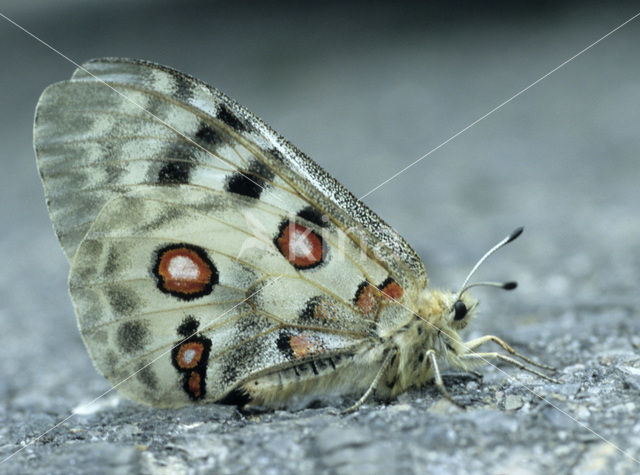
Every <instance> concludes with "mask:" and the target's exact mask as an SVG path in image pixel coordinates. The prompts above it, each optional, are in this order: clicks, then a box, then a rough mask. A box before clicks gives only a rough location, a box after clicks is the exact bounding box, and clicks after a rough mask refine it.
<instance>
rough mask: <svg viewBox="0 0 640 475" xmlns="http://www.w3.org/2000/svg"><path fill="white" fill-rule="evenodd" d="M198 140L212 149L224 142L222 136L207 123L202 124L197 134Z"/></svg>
mask: <svg viewBox="0 0 640 475" xmlns="http://www.w3.org/2000/svg"><path fill="white" fill-rule="evenodd" d="M196 139H198V140H199V141H200V142H204V143H205V144H207V145H209V146H211V147H215V146H217V145H219V144H221V143H222V142H223V140H222V136H221V135H220V134H219V133H218V132H217V131H216V130H214V129H213V128H212V127H211V126H210V125H209V124H207V123H205V122H200V127H199V128H198V131H197V132H196Z"/></svg>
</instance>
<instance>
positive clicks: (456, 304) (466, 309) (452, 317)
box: [447, 293, 478, 330]
mask: <svg viewBox="0 0 640 475" xmlns="http://www.w3.org/2000/svg"><path fill="white" fill-rule="evenodd" d="M450 302H451V303H450V305H449V313H448V315H447V320H448V323H449V326H450V327H451V328H453V329H454V330H462V329H463V328H464V327H466V326H467V325H468V324H469V322H470V321H471V319H472V318H473V315H474V313H475V309H476V307H477V306H478V301H477V300H476V299H474V298H473V297H471V295H469V294H468V293H466V294H464V295H458V294H457V293H455V294H453V295H452V296H451V298H450Z"/></svg>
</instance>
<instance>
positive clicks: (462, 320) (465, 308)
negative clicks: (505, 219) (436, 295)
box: [446, 228, 523, 330]
mask: <svg viewBox="0 0 640 475" xmlns="http://www.w3.org/2000/svg"><path fill="white" fill-rule="evenodd" d="M522 231H523V228H518V229H516V230H515V231H513V232H512V233H511V234H509V235H508V236H507V237H505V238H504V239H503V240H502V241H500V242H499V243H498V244H496V245H495V246H493V247H492V248H491V249H489V250H488V251H487V252H486V253H485V254H484V256H482V257H481V258H480V260H478V262H477V263H476V265H475V266H473V269H471V272H469V274H468V275H467V278H466V279H465V280H464V283H463V284H462V287H461V288H460V290H459V291H458V292H455V293H454V294H452V295H451V296H450V297H449V298H448V299H447V300H448V304H447V306H446V307H447V308H448V316H447V323H448V326H450V327H451V328H452V329H454V330H462V329H463V328H464V327H466V326H467V325H468V324H469V322H470V321H471V318H473V314H474V310H475V308H476V307H477V306H478V301H477V300H476V299H474V298H473V297H471V296H470V295H469V293H468V290H469V289H471V288H472V287H481V286H482V287H498V288H501V289H504V290H513V289H515V288H516V287H517V286H518V284H517V282H513V281H511V282H474V283H471V284H470V283H469V280H470V279H471V277H472V276H473V274H474V273H475V271H476V270H477V269H478V267H480V265H481V264H482V263H483V262H484V261H485V260H486V259H487V258H488V257H489V256H490V255H491V254H493V253H494V252H496V251H497V250H498V249H500V248H501V247H503V246H505V245H506V244H509V243H510V242H511V241H513V240H514V239H516V238H517V237H518V236H520V234H522Z"/></svg>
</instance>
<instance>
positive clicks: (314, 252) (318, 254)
mask: <svg viewBox="0 0 640 475" xmlns="http://www.w3.org/2000/svg"><path fill="white" fill-rule="evenodd" d="M275 244H276V246H277V247H278V249H279V250H280V252H281V253H282V255H283V256H284V257H286V258H287V260H288V261H289V262H291V264H293V265H294V267H296V268H298V269H308V268H310V267H314V266H317V265H318V264H320V263H321V262H322V259H323V249H322V238H321V237H320V236H319V235H318V234H316V233H315V232H314V231H312V230H311V229H309V228H307V227H306V226H302V225H301V224H298V223H293V222H292V223H289V224H288V225H286V226H285V227H284V229H282V231H281V232H280V234H279V235H278V237H276V239H275Z"/></svg>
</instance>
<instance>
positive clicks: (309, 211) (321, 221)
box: [298, 206, 329, 228]
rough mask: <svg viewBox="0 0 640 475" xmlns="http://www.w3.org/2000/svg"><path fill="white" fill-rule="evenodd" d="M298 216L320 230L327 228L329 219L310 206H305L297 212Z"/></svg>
mask: <svg viewBox="0 0 640 475" xmlns="http://www.w3.org/2000/svg"><path fill="white" fill-rule="evenodd" d="M298 216H299V217H300V218H302V219H306V220H307V221H309V222H310V223H313V224H315V225H317V226H319V227H321V228H326V227H327V226H329V217H328V216H326V215H324V214H322V213H320V211H318V210H317V209H315V208H313V207H311V206H307V207H306V208H302V209H301V210H300V211H298Z"/></svg>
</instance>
